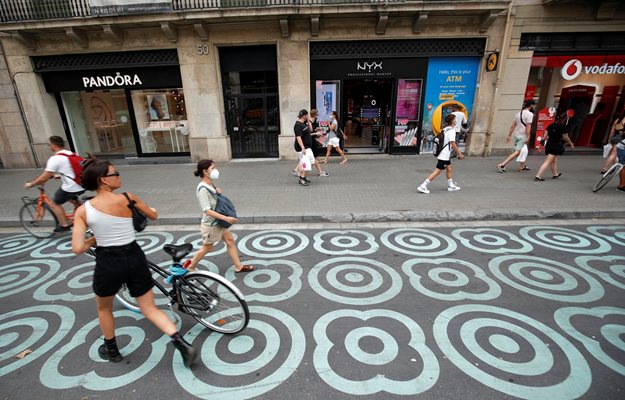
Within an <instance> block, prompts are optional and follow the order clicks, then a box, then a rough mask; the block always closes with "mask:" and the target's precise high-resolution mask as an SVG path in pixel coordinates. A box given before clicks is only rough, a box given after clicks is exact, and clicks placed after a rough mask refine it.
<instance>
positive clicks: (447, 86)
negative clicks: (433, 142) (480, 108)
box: [423, 57, 480, 134]
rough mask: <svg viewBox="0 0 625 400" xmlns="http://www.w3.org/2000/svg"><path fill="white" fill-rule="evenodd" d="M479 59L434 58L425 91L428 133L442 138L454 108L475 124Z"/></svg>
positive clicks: (425, 115) (424, 119) (426, 129)
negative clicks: (441, 132) (447, 118)
mask: <svg viewBox="0 0 625 400" xmlns="http://www.w3.org/2000/svg"><path fill="white" fill-rule="evenodd" d="M479 65H480V58H479V57H444V58H443V57H441V58H430V60H429V64H428V77H427V81H426V89H425V112H424V113H423V130H424V132H430V131H434V133H435V134H438V133H439V132H440V131H441V129H442V125H443V123H444V119H445V117H446V116H447V114H449V113H451V112H452V109H451V107H452V105H454V104H457V105H458V106H459V107H460V111H461V112H463V113H464V114H465V116H466V117H467V121H470V120H471V111H472V109H473V100H474V98H475V88H476V84H477V76H478V67H479Z"/></svg>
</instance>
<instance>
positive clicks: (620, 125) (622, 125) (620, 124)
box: [601, 113, 625, 175]
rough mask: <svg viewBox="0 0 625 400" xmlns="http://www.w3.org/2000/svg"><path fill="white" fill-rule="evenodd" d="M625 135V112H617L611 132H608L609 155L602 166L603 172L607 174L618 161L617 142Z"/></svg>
mask: <svg viewBox="0 0 625 400" xmlns="http://www.w3.org/2000/svg"><path fill="white" fill-rule="evenodd" d="M624 135H625V113H623V114H621V115H619V114H617V115H616V116H615V118H614V122H613V123H612V127H611V128H610V133H609V134H608V141H607V143H606V146H609V150H608V154H607V157H606V156H604V157H605V162H604V163H603V168H601V174H602V175H603V174H605V173H606V172H607V171H608V169H609V168H610V167H611V166H612V164H614V162H615V161H616V144H617V143H618V142H619V141H620V140H619V137H620V138H622V137H623V136H624Z"/></svg>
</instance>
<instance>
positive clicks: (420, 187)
mask: <svg viewBox="0 0 625 400" xmlns="http://www.w3.org/2000/svg"><path fill="white" fill-rule="evenodd" d="M417 191H418V192H421V193H423V194H430V191H429V190H428V188H425V187H423V186H421V185H419V186H418V187H417Z"/></svg>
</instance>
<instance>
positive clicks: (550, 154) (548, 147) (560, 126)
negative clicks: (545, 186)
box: [534, 115, 575, 182]
mask: <svg viewBox="0 0 625 400" xmlns="http://www.w3.org/2000/svg"><path fill="white" fill-rule="evenodd" d="M565 121H566V115H561V116H560V117H558V118H557V119H556V122H554V123H552V124H551V125H549V126H548V127H547V134H546V137H545V139H544V140H546V143H545V154H546V155H547V157H545V161H543V163H542V165H541V166H540V168H538V172H537V173H536V176H535V177H534V180H535V181H539V182H542V181H544V179H543V178H542V176H543V173H544V172H545V171H546V170H547V168H551V177H552V178H553V179H557V178H559V177H560V176H562V172H559V171H558V156H561V155H562V154H564V144H565V143H567V144H568V145H569V146H571V148H574V147H575V145H574V144H573V141H572V140H571V139H570V138H569V135H568V128H567V126H566V125H565Z"/></svg>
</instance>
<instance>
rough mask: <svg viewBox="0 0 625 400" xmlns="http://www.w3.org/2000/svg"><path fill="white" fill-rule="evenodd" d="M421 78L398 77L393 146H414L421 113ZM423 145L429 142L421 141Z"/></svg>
mask: <svg viewBox="0 0 625 400" xmlns="http://www.w3.org/2000/svg"><path fill="white" fill-rule="evenodd" d="M421 85H422V80H421V79H398V81H397V104H396V107H395V110H396V115H397V117H396V118H395V120H396V123H395V134H394V140H395V141H394V145H395V146H416V145H417V137H418V126H419V115H420V114H421ZM423 143H424V145H429V146H430V147H431V143H429V142H428V143H426V141H424V142H423Z"/></svg>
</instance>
